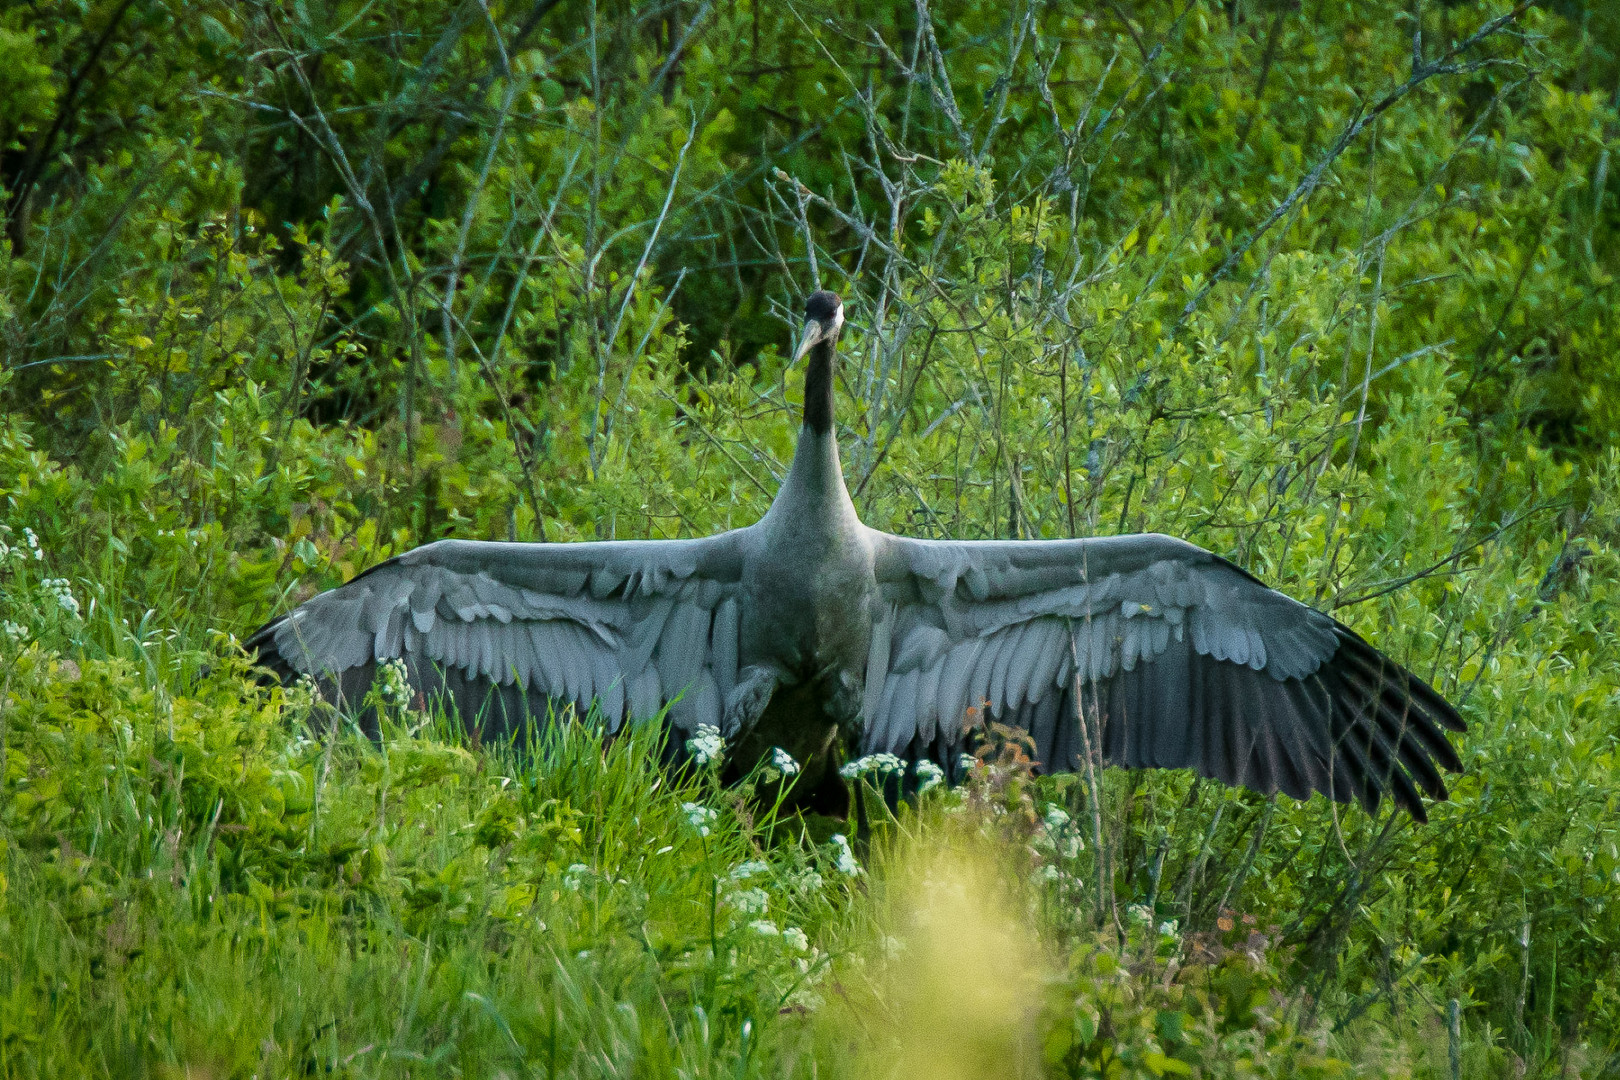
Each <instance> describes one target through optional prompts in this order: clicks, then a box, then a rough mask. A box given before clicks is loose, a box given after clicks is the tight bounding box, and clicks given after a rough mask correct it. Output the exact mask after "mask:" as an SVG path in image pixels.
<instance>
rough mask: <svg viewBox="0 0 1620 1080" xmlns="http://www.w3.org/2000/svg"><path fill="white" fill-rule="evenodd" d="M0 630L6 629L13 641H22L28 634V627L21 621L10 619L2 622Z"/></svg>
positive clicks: (7, 634)
mask: <svg viewBox="0 0 1620 1080" xmlns="http://www.w3.org/2000/svg"><path fill="white" fill-rule="evenodd" d="M0 630H4V631H5V634H6V637H8V638H10V639H11V640H12V641H15V642H19V643H20V642H21V641H22V640H23V639H24V638H26V637H27V636H28V628H27V627H26V626H24V625H22V624H21V623H14V622H12V621H11V620H10V619H7V620H6V621H5V622H3V623H0Z"/></svg>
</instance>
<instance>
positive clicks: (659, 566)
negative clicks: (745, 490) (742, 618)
mask: <svg viewBox="0 0 1620 1080" xmlns="http://www.w3.org/2000/svg"><path fill="white" fill-rule="evenodd" d="M744 531H745V530H735V531H733V532H729V533H722V534H720V535H719V536H712V537H706V538H704V539H698V540H630V541H608V542H600V543H580V544H522V543H512V544H507V543H489V542H481V541H470V540H441V541H439V542H437V543H433V544H427V545H425V546H423V547H419V548H416V549H415V550H412V551H409V552H406V553H405V554H403V555H400V556H398V557H397V558H393V559H389V560H388V561H387V562H384V563H380V564H378V565H377V566H374V567H372V568H371V569H370V570H367V571H366V572H365V573H363V574H360V575H359V576H357V577H356V578H355V579H354V580H352V581H350V582H348V583H347V584H345V585H343V586H342V587H340V588H337V589H333V590H331V591H329V592H324V593H321V594H320V595H319V596H316V597H314V598H312V599H310V600H308V601H305V602H304V603H303V604H300V605H299V606H298V607H297V608H294V609H293V610H292V611H291V612H289V613H287V614H286V615H283V616H281V617H280V618H278V619H274V620H272V621H271V622H269V623H267V624H266V625H265V626H263V627H262V628H260V629H259V630H258V632H257V633H255V634H254V635H253V636H252V637H251V638H250V639H249V640H248V642H247V647H248V649H249V650H250V651H256V652H257V654H258V656H259V659H260V662H261V663H263V664H265V665H266V666H268V667H270V668H271V669H272V670H273V671H275V672H276V674H278V675H279V676H281V677H282V678H283V679H284V680H285V679H290V678H296V677H297V676H298V675H302V674H310V675H315V676H319V677H320V678H321V679H322V680H323V682H324V685H325V687H326V688H327V689H328V690H329V691H331V692H335V693H336V694H338V695H339V696H341V697H343V698H345V699H346V700H347V701H348V702H349V703H350V704H351V705H357V704H358V703H359V701H360V699H361V698H363V696H364V695H365V693H366V691H367V690H368V689H369V688H370V686H371V683H372V679H373V677H374V676H375V673H376V669H377V665H378V664H379V663H381V662H384V661H388V660H394V659H399V660H403V661H404V662H405V664H406V669H407V671H408V673H409V677H410V682H411V686H412V688H413V689H415V690H417V691H419V692H421V693H422V695H423V696H424V697H425V698H426V699H427V700H429V701H432V700H435V699H438V700H442V701H444V703H445V705H446V706H451V705H453V706H454V707H455V708H456V709H457V710H459V712H460V714H461V716H462V718H463V720H464V721H465V722H467V723H468V724H469V725H474V726H476V727H478V728H479V729H480V730H482V731H483V732H485V733H486V734H494V733H498V732H503V731H509V730H511V729H512V727H513V726H514V725H515V724H516V723H517V722H518V721H520V720H521V719H523V718H524V717H526V716H535V717H539V718H542V719H543V718H544V717H545V716H546V715H547V711H548V709H552V710H555V709H557V708H559V707H562V706H566V705H569V704H572V705H573V706H574V707H575V708H576V709H577V710H578V712H579V715H582V716H583V715H584V713H585V711H586V709H587V708H589V707H590V705H591V703H592V700H593V699H595V700H596V701H598V702H599V705H600V708H601V710H602V713H603V716H604V718H605V719H606V721H607V724H608V727H609V730H610V731H616V730H617V729H618V728H619V726H620V725H621V724H622V723H623V722H624V720H625V718H626V717H632V718H635V719H645V718H650V717H652V716H655V715H656V714H657V713H658V711H659V709H660V708H662V707H663V706H664V705H665V704H668V703H670V702H674V704H673V705H671V707H670V719H671V721H672V722H673V723H674V724H675V726H677V727H679V728H681V729H682V730H685V731H688V732H690V731H693V730H695V729H696V727H697V725H698V724H700V723H705V724H714V725H716V726H718V725H719V722H720V720H719V718H720V714H721V709H722V707H723V702H724V701H725V698H726V695H727V694H729V693H730V691H731V688H732V686H733V685H734V684H735V682H736V678H737V630H738V622H739V620H738V607H737V598H736V592H737V584H738V581H739V579H740V576H741V572H742V555H741V539H740V538H741V534H742V533H743V532H744Z"/></svg>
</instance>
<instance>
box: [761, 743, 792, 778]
mask: <svg viewBox="0 0 1620 1080" xmlns="http://www.w3.org/2000/svg"><path fill="white" fill-rule="evenodd" d="M797 775H799V763H798V762H797V761H794V760H793V755H792V754H790V753H788V752H787V751H786V750H784V749H782V748H781V747H780V746H773V747H771V763H770V764H769V765H767V766H765V779H766V780H781V779H783V778H785V777H791V776H797Z"/></svg>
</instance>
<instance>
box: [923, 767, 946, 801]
mask: <svg viewBox="0 0 1620 1080" xmlns="http://www.w3.org/2000/svg"><path fill="white" fill-rule="evenodd" d="M944 782H945V770H944V769H942V768H940V767H939V766H938V765H936V764H934V763H933V762H932V761H929V760H928V759H927V758H924V759H923V760H921V761H919V762H917V794H919V795H922V794H925V793H926V792H929V791H932V790H934V789H935V788H937V787H939V785H941V784H943V783H944Z"/></svg>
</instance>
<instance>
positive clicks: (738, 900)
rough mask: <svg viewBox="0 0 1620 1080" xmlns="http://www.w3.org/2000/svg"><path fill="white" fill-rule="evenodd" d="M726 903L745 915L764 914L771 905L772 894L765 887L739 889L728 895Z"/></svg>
mask: <svg viewBox="0 0 1620 1080" xmlns="http://www.w3.org/2000/svg"><path fill="white" fill-rule="evenodd" d="M726 903H728V904H730V905H731V906H732V907H734V908H736V909H737V910H738V911H740V912H742V913H743V914H744V915H763V914H765V909H766V908H768V907H770V906H771V896H770V894H769V893H767V892H766V891H765V890H764V889H758V888H755V889H738V890H737V891H736V892H734V893H732V894H731V895H730V896H728V897H726Z"/></svg>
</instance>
